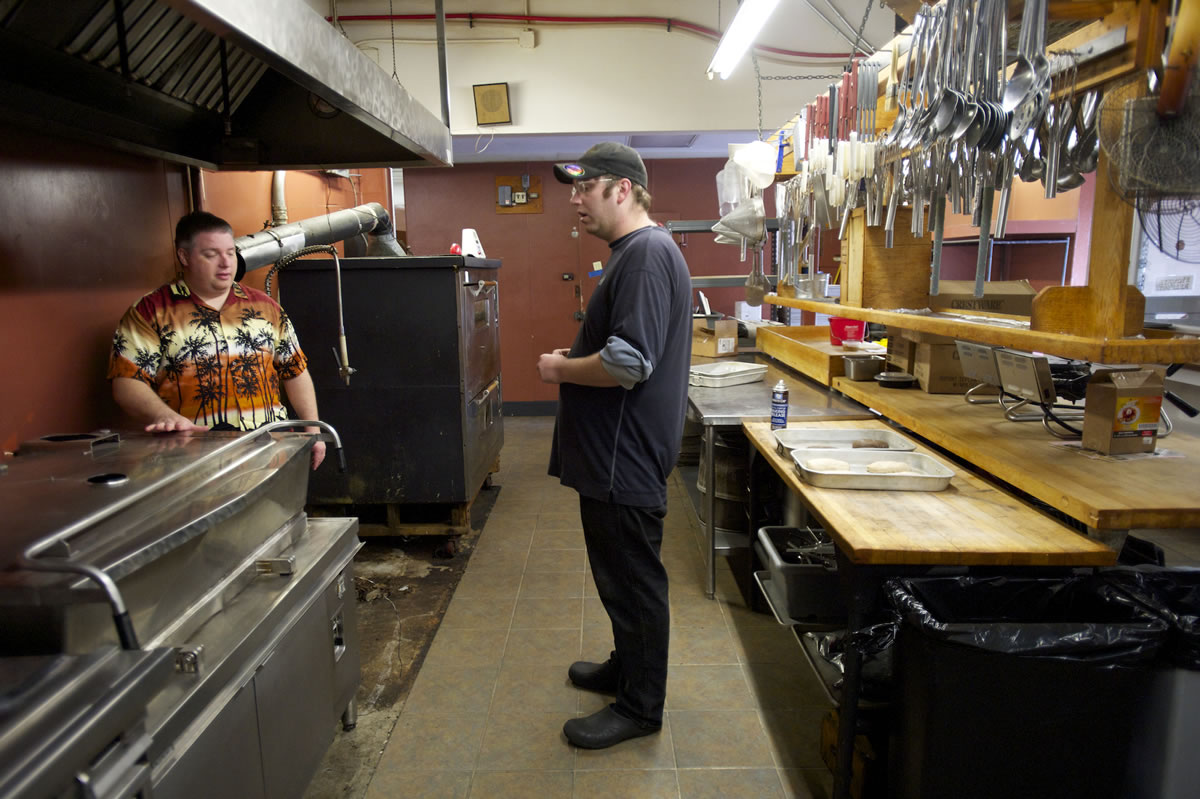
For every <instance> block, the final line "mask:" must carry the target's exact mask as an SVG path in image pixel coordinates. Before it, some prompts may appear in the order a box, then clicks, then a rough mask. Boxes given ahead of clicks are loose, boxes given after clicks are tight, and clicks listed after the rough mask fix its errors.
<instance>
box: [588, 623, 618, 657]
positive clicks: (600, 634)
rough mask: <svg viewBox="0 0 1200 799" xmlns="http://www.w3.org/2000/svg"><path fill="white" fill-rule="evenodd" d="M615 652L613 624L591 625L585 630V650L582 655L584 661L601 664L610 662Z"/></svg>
mask: <svg viewBox="0 0 1200 799" xmlns="http://www.w3.org/2000/svg"><path fill="white" fill-rule="evenodd" d="M612 651H613V634H612V625H611V624H591V625H588V626H586V627H584V628H583V649H582V654H581V655H580V656H581V657H582V658H583V659H584V660H590V661H592V662H594V663H600V662H602V661H605V660H608V656H609V653H611V652H612Z"/></svg>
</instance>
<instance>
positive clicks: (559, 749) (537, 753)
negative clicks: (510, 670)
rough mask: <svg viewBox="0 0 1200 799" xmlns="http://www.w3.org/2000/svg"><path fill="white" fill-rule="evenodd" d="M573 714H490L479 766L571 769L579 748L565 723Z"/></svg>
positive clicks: (487, 768) (489, 768)
mask: <svg viewBox="0 0 1200 799" xmlns="http://www.w3.org/2000/svg"><path fill="white" fill-rule="evenodd" d="M568 718H570V714H562V713H529V712H516V713H493V714H491V715H490V716H489V717H488V721H487V728H486V729H485V730H484V734H483V745H482V747H481V748H480V750H479V759H478V762H477V766H476V767H477V768H479V769H486V770H509V771H514V770H521V769H538V770H548V771H553V770H555V769H570V768H572V767H573V766H574V764H575V750H574V748H573V747H572V746H571V745H570V744H569V743H567V739H566V736H564V735H563V732H562V726H563V723H564V722H566V720H567V719H568Z"/></svg>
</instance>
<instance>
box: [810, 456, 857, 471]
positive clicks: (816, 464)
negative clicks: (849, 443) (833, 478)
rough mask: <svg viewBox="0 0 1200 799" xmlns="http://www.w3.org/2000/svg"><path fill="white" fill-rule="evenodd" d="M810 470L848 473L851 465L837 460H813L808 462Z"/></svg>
mask: <svg viewBox="0 0 1200 799" xmlns="http://www.w3.org/2000/svg"><path fill="white" fill-rule="evenodd" d="M808 468H810V469H812V470H813V471H816V472H848V471H850V464H848V463H846V462H845V461H843V460H838V459H837V458H813V459H812V460H810V461H809V462H808Z"/></svg>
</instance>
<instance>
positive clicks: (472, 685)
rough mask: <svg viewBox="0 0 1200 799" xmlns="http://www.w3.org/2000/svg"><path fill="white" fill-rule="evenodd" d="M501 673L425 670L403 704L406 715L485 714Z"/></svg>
mask: <svg viewBox="0 0 1200 799" xmlns="http://www.w3.org/2000/svg"><path fill="white" fill-rule="evenodd" d="M499 673H500V669H499V668H497V667H496V666H483V667H474V668H471V667H462V666H440V667H438V668H436V669H424V668H423V669H421V672H420V674H418V675H417V679H416V682H415V683H413V687H412V691H411V692H410V693H409V695H408V699H406V700H405V702H404V712H406V713H477V714H480V715H485V714H487V711H488V708H489V707H490V706H491V704H492V691H493V689H494V688H495V687H496V676H497V675H498V674H499Z"/></svg>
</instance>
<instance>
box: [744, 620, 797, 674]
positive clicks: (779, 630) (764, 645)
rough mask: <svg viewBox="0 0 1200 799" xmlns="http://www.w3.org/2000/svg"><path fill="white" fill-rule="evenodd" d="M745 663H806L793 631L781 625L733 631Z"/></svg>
mask: <svg viewBox="0 0 1200 799" xmlns="http://www.w3.org/2000/svg"><path fill="white" fill-rule="evenodd" d="M731 634H732V638H733V646H734V648H735V649H736V650H737V653H738V658H739V659H740V660H741V661H742V662H743V663H797V664H802V663H804V662H805V661H804V653H803V652H801V651H800V644H799V642H798V641H797V640H796V637H795V636H794V635H793V634H792V632H791V630H789V629H788V628H787V627H784V626H783V625H780V624H775V625H774V626H772V627H746V628H743V629H740V630H733V631H731Z"/></svg>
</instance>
